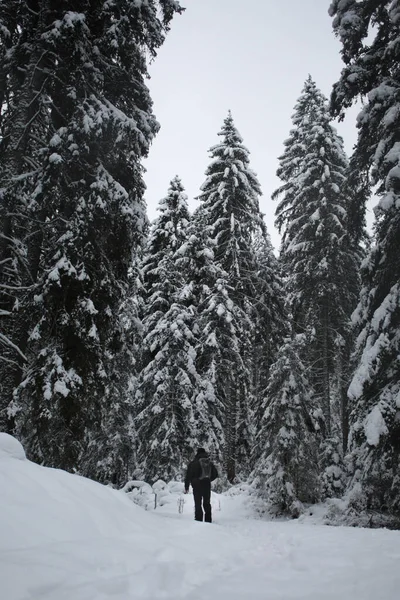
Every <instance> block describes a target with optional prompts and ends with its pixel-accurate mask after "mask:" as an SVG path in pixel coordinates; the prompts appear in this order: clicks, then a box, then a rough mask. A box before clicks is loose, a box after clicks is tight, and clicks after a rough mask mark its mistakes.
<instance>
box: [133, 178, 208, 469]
mask: <svg viewBox="0 0 400 600" xmlns="http://www.w3.org/2000/svg"><path fill="white" fill-rule="evenodd" d="M159 212H160V215H159V217H158V218H157V219H156V221H155V223H154V224H153V226H152V229H151V232H150V236H149V240H148V243H147V251H146V255H145V257H144V262H143V289H144V318H143V349H142V350H143V358H142V370H141V373H140V374H139V378H138V387H137V393H136V408H135V412H136V416H135V424H136V429H137V438H138V461H139V465H140V468H141V469H142V470H143V472H144V474H145V477H146V478H148V479H150V480H154V479H156V478H158V477H161V478H164V479H171V478H173V477H176V476H179V475H180V474H181V471H182V467H183V465H184V464H185V462H186V461H187V460H188V458H189V457H190V456H191V454H192V452H193V447H194V446H195V445H196V444H197V437H196V430H197V426H198V423H197V422H196V420H195V418H194V415H193V399H194V397H195V394H196V390H197V389H198V375H197V372H196V351H195V344H196V340H195V337H194V332H193V329H194V326H195V319H196V312H195V307H194V306H193V305H192V302H191V301H190V297H189V298H188V297H187V296H186V295H185V294H184V293H182V288H183V286H184V284H185V279H184V265H182V262H184V261H182V257H181V254H180V253H179V251H180V249H181V247H182V245H183V243H184V242H186V240H187V238H188V228H189V221H190V216H189V211H188V207H187V196H186V194H185V192H184V188H183V186H182V183H181V181H180V179H179V178H178V177H175V178H174V179H173V180H172V181H171V184H170V187H169V190H168V194H167V196H166V197H165V198H164V199H163V200H161V202H160V204H159Z"/></svg>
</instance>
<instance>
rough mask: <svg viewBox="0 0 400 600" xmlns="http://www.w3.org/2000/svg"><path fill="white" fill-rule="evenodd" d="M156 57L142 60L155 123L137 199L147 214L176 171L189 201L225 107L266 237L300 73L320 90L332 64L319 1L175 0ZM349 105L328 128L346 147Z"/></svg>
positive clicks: (335, 53) (333, 44)
mask: <svg viewBox="0 0 400 600" xmlns="http://www.w3.org/2000/svg"><path fill="white" fill-rule="evenodd" d="M181 4H182V5H183V6H185V7H186V11H185V13H184V14H183V15H182V16H177V17H175V19H174V21H173V23H172V27H171V31H170V32H169V34H168V36H167V39H166V42H165V44H164V45H163V46H162V47H161V48H160V50H159V55H158V57H157V59H156V60H155V62H154V63H153V64H152V65H151V66H150V74H151V80H150V81H149V87H150V91H151V96H152V98H153V101H154V111H155V114H156V116H157V119H158V121H159V122H160V124H161V130H160V132H159V134H158V136H157V137H156V139H155V141H154V143H153V145H152V147H151V149H150V155H149V158H148V159H147V160H146V162H145V167H146V169H147V173H146V176H145V180H146V184H147V192H146V200H147V204H148V214H149V217H150V219H151V220H152V219H154V218H155V217H156V215H157V212H156V207H157V204H158V202H159V200H160V199H161V198H163V197H164V196H165V195H166V193H167V189H168V186H169V182H170V180H171V179H172V178H173V177H174V176H175V175H176V174H177V175H179V176H180V177H181V179H182V183H183V185H184V187H185V189H186V193H187V194H188V196H189V206H190V209H191V210H193V208H195V206H196V205H197V202H196V201H195V200H194V198H195V197H196V196H197V195H198V193H199V188H200V185H201V184H202V183H203V181H204V179H205V176H204V172H205V169H206V167H207V165H208V164H209V162H210V158H209V154H208V149H209V148H210V146H212V145H214V144H215V143H217V141H218V136H217V133H218V132H219V130H220V129H221V125H222V122H223V120H224V118H225V117H226V115H227V112H228V110H229V109H230V110H231V111H232V115H233V118H234V121H235V125H236V127H237V129H238V130H239V132H240V133H241V135H242V137H243V141H244V144H245V146H246V147H247V148H248V149H249V150H250V165H251V167H252V169H253V170H254V171H255V172H256V173H257V175H258V178H259V181H260V183H261V187H262V190H263V196H262V197H261V201H260V205H261V210H262V212H263V213H264V214H265V220H266V223H267V227H268V231H269V233H270V235H271V239H272V243H273V244H274V246H275V247H276V248H278V247H279V236H278V233H277V231H276V230H275V228H274V211H275V208H276V202H273V201H272V200H271V194H272V192H273V191H274V190H275V189H276V187H277V186H278V185H279V180H278V179H277V178H276V176H275V172H276V169H277V166H278V161H277V158H278V156H280V154H281V153H282V151H283V142H284V140H285V139H286V138H287V137H288V134H289V130H290V127H291V115H292V113H293V107H294V105H295V102H296V100H297V98H298V97H299V95H300V92H301V90H302V87H303V84H304V81H305V79H306V78H307V76H308V74H311V76H312V77H313V79H314V80H315V81H316V83H317V86H318V87H319V88H320V89H321V90H322V92H323V93H324V94H325V95H326V96H329V95H330V91H331V87H332V84H333V83H334V82H335V81H337V79H338V77H339V75H340V71H341V69H342V66H343V65H342V62H341V58H340V54H339V52H340V43H339V41H338V40H337V39H336V38H335V36H334V35H333V32H332V22H331V18H330V17H329V15H328V8H329V4H330V2H329V0H183V1H182V2H181ZM355 114H356V112H355V110H353V111H350V112H349V114H348V116H347V117H346V119H345V121H344V123H339V124H337V128H338V130H339V133H340V134H341V135H342V137H343V138H344V142H345V149H346V151H347V152H348V153H350V152H351V150H352V147H353V145H354V143H355V141H356V129H355Z"/></svg>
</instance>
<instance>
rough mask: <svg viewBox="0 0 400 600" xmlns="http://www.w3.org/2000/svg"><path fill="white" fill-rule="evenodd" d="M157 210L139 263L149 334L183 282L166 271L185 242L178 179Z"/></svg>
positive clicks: (186, 211)
mask: <svg viewBox="0 0 400 600" xmlns="http://www.w3.org/2000/svg"><path fill="white" fill-rule="evenodd" d="M157 210H158V212H159V213H160V214H159V216H158V217H157V219H156V220H155V221H154V223H153V224H152V226H151V231H150V234H149V237H148V239H147V243H146V248H145V252H144V256H143V263H142V276H143V290H142V295H143V319H144V321H145V328H146V331H151V329H152V327H153V324H155V323H157V321H158V320H159V318H160V316H161V315H162V314H165V313H166V312H167V311H168V310H169V308H170V306H171V304H172V297H173V295H174V293H175V292H176V291H177V290H178V289H179V287H180V286H181V284H182V281H183V273H179V272H178V271H177V270H173V271H171V272H169V271H168V269H169V268H170V264H169V261H170V260H172V258H171V257H172V256H173V255H174V254H175V252H177V251H178V250H179V248H180V247H181V245H182V244H183V243H184V242H185V241H186V239H187V236H188V227H189V223H190V215H189V209H188V203H187V195H186V193H185V191H184V187H183V185H182V182H181V180H180V178H179V177H178V176H175V177H174V178H173V179H172V181H171V182H170V187H169V189H168V193H167V196H166V197H165V198H163V199H162V200H160V203H159V205H158V209H157ZM153 354H154V353H153ZM144 360H146V359H144Z"/></svg>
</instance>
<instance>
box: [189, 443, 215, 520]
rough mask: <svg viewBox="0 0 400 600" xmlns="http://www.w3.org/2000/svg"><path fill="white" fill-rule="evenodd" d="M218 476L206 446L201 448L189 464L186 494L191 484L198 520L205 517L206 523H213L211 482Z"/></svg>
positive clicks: (195, 516)
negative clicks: (205, 448)
mask: <svg viewBox="0 0 400 600" xmlns="http://www.w3.org/2000/svg"><path fill="white" fill-rule="evenodd" d="M217 477H218V471H217V469H216V468H215V465H214V464H213V463H212V462H211V460H210V457H209V456H208V454H207V452H206V451H205V450H204V448H199V449H198V450H197V454H196V456H195V458H194V460H192V462H191V463H189V465H188V468H187V471H186V477H185V494H187V493H188V491H189V486H190V485H191V486H192V488H193V496H194V518H195V520H196V521H202V520H203V517H204V520H205V522H206V523H211V502H210V499H211V482H212V481H214V479H216V478H217ZM203 509H204V512H203Z"/></svg>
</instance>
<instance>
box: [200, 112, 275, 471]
mask: <svg viewBox="0 0 400 600" xmlns="http://www.w3.org/2000/svg"><path fill="white" fill-rule="evenodd" d="M218 135H219V136H220V137H221V138H222V139H221V142H220V143H219V144H217V145H215V146H213V147H212V148H211V149H210V153H211V159H212V162H211V164H210V165H209V167H208V168H207V170H206V176H207V178H206V181H205V182H204V183H203V185H202V187H201V190H202V191H201V194H200V196H199V200H200V201H201V206H200V209H199V213H200V217H199V218H200V219H201V221H202V223H203V226H204V227H206V228H207V229H208V234H209V236H210V238H211V240H212V241H213V243H214V256H215V261H216V263H217V265H218V267H219V268H220V269H221V270H222V271H223V272H224V273H225V274H226V280H225V281H224V283H223V284H221V286H222V287H221V292H219V293H221V294H222V296H223V293H222V289H225V290H229V293H228V292H227V297H229V301H230V302H232V303H233V304H232V306H231V308H229V312H228V313H227V314H234V315H235V321H236V323H237V326H236V327H235V328H234V329H235V338H236V339H235V340H234V341H232V344H231V348H232V349H234V351H235V352H238V355H239V356H240V357H241V359H240V361H239V362H238V363H237V367H238V369H239V370H238V371H236V372H235V377H236V382H232V387H231V388H229V387H227V390H226V393H225V402H226V421H225V423H226V426H227V428H228V429H229V432H228V430H227V432H226V435H225V438H226V457H225V459H226V464H227V465H228V464H229V473H228V477H229V479H231V480H233V479H234V478H235V464H236V459H238V460H239V456H242V457H243V461H242V465H241V468H243V469H246V464H245V463H246V460H247V459H248V450H247V449H246V447H248V446H249V441H250V440H248V439H247V440H245V439H244V438H245V437H246V436H247V434H244V435H243V434H242V433H240V432H244V431H246V430H247V428H248V423H245V420H246V419H247V417H246V416H245V415H246V414H247V413H248V407H249V404H250V403H251V398H250V393H251V379H252V374H251V368H252V365H251V361H250V358H251V357H252V352H251V339H252V331H251V329H252V328H251V325H250V321H249V318H248V313H249V306H250V307H251V306H252V303H253V301H254V299H255V297H256V290H255V286H254V279H255V277H254V275H255V272H256V261H255V254H254V248H253V238H254V236H255V234H256V233H258V232H260V231H262V230H263V227H264V225H263V221H262V215H261V213H260V209H259V196H260V195H261V189H260V184H259V182H258V180H257V177H256V175H255V173H254V172H253V171H252V170H251V169H250V166H249V163H250V161H249V151H248V150H247V148H246V147H245V146H244V145H243V140H242V138H241V136H240V134H239V132H238V130H237V129H236V127H235V125H234V122H233V118H232V115H231V114H230V113H229V114H228V117H227V118H226V119H225V120H224V123H223V126H222V129H221V131H220V132H219V134H218ZM240 319H242V322H241V323H240V324H239V322H238V320H240ZM228 331H229V328H228V329H227V330H226V333H227V332H228ZM231 331H233V329H232V328H231ZM224 335H225V334H224ZM236 343H238V346H237V347H236ZM216 368H218V365H216ZM221 368H222V366H221ZM228 424H229V425H228ZM233 432H236V433H233ZM239 440H241V441H239ZM239 445H241V446H242V448H239ZM245 458H246V460H245Z"/></svg>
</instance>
